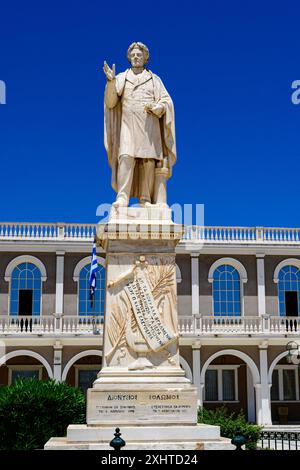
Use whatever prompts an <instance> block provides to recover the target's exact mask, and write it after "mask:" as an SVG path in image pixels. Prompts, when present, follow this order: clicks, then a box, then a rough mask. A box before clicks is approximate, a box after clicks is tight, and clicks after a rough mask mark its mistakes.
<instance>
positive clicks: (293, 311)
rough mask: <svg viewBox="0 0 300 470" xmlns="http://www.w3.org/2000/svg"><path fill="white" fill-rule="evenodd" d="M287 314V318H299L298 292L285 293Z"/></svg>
mask: <svg viewBox="0 0 300 470" xmlns="http://www.w3.org/2000/svg"><path fill="white" fill-rule="evenodd" d="M284 295H285V314H286V316H287V317H298V314H299V312H298V292H297V291H285V293H284Z"/></svg>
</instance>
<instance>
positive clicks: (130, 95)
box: [104, 69, 176, 197]
mask: <svg viewBox="0 0 300 470" xmlns="http://www.w3.org/2000/svg"><path fill="white" fill-rule="evenodd" d="M104 101H105V113H104V116H105V119H104V121H105V122H104V144H105V148H106V151H107V155H108V161H109V164H110V166H111V169H112V187H113V188H114V189H115V191H117V175H118V157H119V156H120V155H122V154H128V155H131V156H133V157H134V158H154V159H156V160H161V159H162V158H163V157H168V161H169V169H170V171H169V175H171V172H172V166H173V165H174V163H175V161H176V142H175V117H174V107H173V102H172V99H171V97H170V95H169V94H168V92H167V90H166V89H165V87H164V85H163V83H162V81H161V80H160V78H159V77H158V76H157V75H155V74H153V73H152V72H151V71H150V70H146V69H145V70H144V71H143V73H142V74H140V77H138V79H136V77H135V76H134V74H133V72H132V70H131V69H128V70H126V71H125V72H122V73H120V74H118V75H117V76H116V80H115V81H114V86H113V87H112V84H110V87H109V89H108V85H107V87H106V91H105V100H104ZM153 101H154V102H155V103H156V104H162V105H163V108H164V114H163V115H162V116H161V117H160V118H159V117H156V116H154V115H150V114H148V113H146V112H145V111H144V106H145V104H146V103H147V102H153ZM138 169H139V165H136V167H135V173H134V177H133V184H132V189H131V196H132V197H139V194H138V188H139V184H138V181H139V174H138Z"/></svg>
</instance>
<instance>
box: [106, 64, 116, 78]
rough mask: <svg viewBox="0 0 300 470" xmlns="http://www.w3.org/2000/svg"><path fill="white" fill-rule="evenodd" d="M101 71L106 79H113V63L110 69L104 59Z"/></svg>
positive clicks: (114, 71)
mask: <svg viewBox="0 0 300 470" xmlns="http://www.w3.org/2000/svg"><path fill="white" fill-rule="evenodd" d="M103 71H104V73H105V75H106V78H107V80H113V79H114V78H115V76H116V66H115V64H113V66H112V69H111V68H110V67H109V66H108V65H107V63H106V61H104V65H103Z"/></svg>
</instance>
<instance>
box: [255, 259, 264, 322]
mask: <svg viewBox="0 0 300 470" xmlns="http://www.w3.org/2000/svg"><path fill="white" fill-rule="evenodd" d="M264 256H265V255H264V254H257V255H256V268H257V301H258V314H259V316H263V315H265V314H266V288H265V260H264Z"/></svg>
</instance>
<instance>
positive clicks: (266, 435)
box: [258, 431, 300, 450]
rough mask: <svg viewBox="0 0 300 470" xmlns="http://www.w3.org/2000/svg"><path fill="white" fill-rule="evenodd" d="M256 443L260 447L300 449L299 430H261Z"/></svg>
mask: <svg viewBox="0 0 300 470" xmlns="http://www.w3.org/2000/svg"><path fill="white" fill-rule="evenodd" d="M258 444H260V447H261V448H262V449H274V450H300V432H292V431H290V432H289V431H263V432H262V433H261V436H260V443H258Z"/></svg>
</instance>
